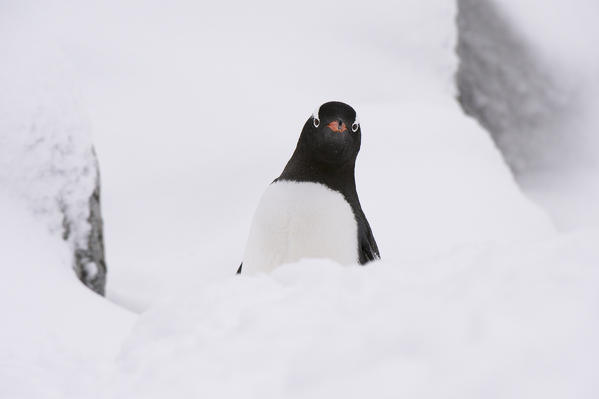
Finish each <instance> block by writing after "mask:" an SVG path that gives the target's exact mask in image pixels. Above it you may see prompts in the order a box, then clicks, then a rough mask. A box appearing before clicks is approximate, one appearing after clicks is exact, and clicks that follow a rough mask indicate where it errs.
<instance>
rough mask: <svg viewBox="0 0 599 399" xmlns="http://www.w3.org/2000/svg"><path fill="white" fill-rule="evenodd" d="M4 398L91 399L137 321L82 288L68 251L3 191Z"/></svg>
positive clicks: (0, 367) (0, 369) (0, 338)
mask: <svg viewBox="0 0 599 399" xmlns="http://www.w3.org/2000/svg"><path fill="white" fill-rule="evenodd" d="M0 220H2V224H1V225H0V242H1V243H2V251H0V269H1V270H2V278H1V279H0V293H1V300H0V314H2V328H0V343H1V344H0V397H2V398H37V397H44V398H65V397H72V398H76V397H89V396H88V395H87V392H88V390H89V387H90V385H92V384H96V383H98V382H99V376H101V375H103V374H106V373H107V372H108V370H107V368H108V367H109V366H110V364H111V363H112V362H114V359H115V357H116V355H117V353H118V352H119V348H120V345H121V342H122V340H123V339H124V337H125V336H126V335H127V334H128V332H129V330H130V329H131V327H132V324H133V322H134V321H135V319H134V317H133V315H132V314H130V313H129V312H128V311H125V310H123V309H122V308H119V307H117V306H116V305H113V304H111V303H109V302H107V301H106V300H105V299H103V298H101V297H100V296H98V295H96V294H95V293H93V292H92V291H90V290H89V289H88V288H86V287H85V286H83V285H82V284H81V283H80V282H79V281H78V280H77V277H76V276H75V274H74V273H73V271H72V270H71V268H70V265H71V256H72V255H71V252H70V248H69V246H68V244H67V243H66V242H64V241H63V240H62V239H61V238H60V237H56V235H54V234H51V233H49V232H48V230H47V226H46V225H45V223H44V219H43V218H41V219H40V218H39V217H37V215H36V217H35V218H33V217H32V215H31V212H30V210H29V209H28V207H27V206H26V205H25V204H23V201H22V199H21V198H20V197H15V196H14V195H12V194H9V193H6V191H5V190H4V188H3V189H0Z"/></svg>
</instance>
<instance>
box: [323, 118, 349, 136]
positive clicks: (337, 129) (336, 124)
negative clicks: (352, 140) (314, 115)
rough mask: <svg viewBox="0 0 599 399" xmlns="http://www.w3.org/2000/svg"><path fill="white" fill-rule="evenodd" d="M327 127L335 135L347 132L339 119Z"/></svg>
mask: <svg viewBox="0 0 599 399" xmlns="http://www.w3.org/2000/svg"><path fill="white" fill-rule="evenodd" d="M327 126H328V128H329V129H331V130H332V131H333V132H335V133H343V132H345V131H346V130H347V126H345V123H343V121H342V120H341V119H339V120H337V121H333V122H331V123H329V124H328V125H327Z"/></svg>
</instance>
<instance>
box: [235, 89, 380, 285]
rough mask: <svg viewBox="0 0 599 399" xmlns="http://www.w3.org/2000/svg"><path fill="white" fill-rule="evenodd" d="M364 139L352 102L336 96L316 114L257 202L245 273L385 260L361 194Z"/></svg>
mask: <svg viewBox="0 0 599 399" xmlns="http://www.w3.org/2000/svg"><path fill="white" fill-rule="evenodd" d="M361 140H362V129H361V126H360V121H359V119H358V116H357V114H356V111H355V110H354V109H353V108H352V107H350V106H349V105H347V104H345V103H342V102H337V101H331V102H327V103H325V104H322V105H321V106H320V107H318V108H317V109H316V110H315V111H314V112H313V114H312V115H311V116H310V117H309V118H308V120H307V121H306V123H305V124H304V127H303V129H302V132H301V134H300V137H299V140H298V142H297V145H296V148H295V151H294V152H293V155H292V156H291V158H290V159H289V161H288V162H287V165H286V166H285V168H284V169H283V172H282V173H281V175H280V176H279V177H277V178H276V179H275V180H274V181H273V182H272V183H271V184H270V185H269V187H268V188H267V189H266V191H265V193H264V194H263V196H262V198H261V200H260V202H259V204H258V208H257V209H256V212H255V214H254V217H253V220H252V223H251V227H250V233H249V237H248V240H247V244H246V249H245V253H244V256H243V261H242V263H241V265H240V266H239V268H238V269H237V273H238V274H239V273H241V271H242V270H243V272H244V273H252V274H253V273H257V272H269V271H272V270H273V269H274V268H276V267H277V266H279V265H281V264H284V263H292V262H296V261H298V260H300V259H303V258H328V259H331V260H334V261H336V262H338V263H340V264H354V263H360V264H362V265H364V264H366V263H368V262H370V261H374V260H377V259H380V253H379V249H378V246H377V244H376V241H375V239H374V235H373V234H372V229H371V228H370V224H369V223H368V220H367V219H366V216H365V215H364V212H363V211H362V207H361V205H360V200H359V198H358V193H357V191H356V179H355V175H354V169H355V166H356V157H357V156H358V152H359V151H360V145H361Z"/></svg>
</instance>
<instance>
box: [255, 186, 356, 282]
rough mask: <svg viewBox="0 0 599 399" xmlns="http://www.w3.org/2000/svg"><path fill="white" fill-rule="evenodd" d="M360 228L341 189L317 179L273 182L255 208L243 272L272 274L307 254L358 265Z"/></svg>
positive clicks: (310, 256)
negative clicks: (313, 181)
mask: <svg viewBox="0 0 599 399" xmlns="http://www.w3.org/2000/svg"><path fill="white" fill-rule="evenodd" d="M357 228H358V226H357V223H356V219H355V217H354V214H353V212H352V209H351V206H350V205H349V204H348V203H347V201H345V198H344V197H343V195H341V194H340V193H338V192H336V191H333V190H331V189H329V188H327V187H326V186H324V185H322V184H318V183H296V182H288V181H284V182H277V183H273V184H271V185H270V186H269V187H268V189H267V190H266V192H265V193H264V195H263V197H262V199H261V200H260V204H259V205H258V209H256V213H255V215H254V219H253V221H252V226H251V228H250V235H249V238H248V242H247V246H246V250H245V255H244V258H243V273H256V272H268V271H271V270H272V269H274V268H275V267H277V266H278V265H281V264H284V263H291V262H295V261H298V260H300V259H302V258H328V259H332V260H334V261H336V262H339V263H341V264H351V263H355V262H357V261H358V243H357Z"/></svg>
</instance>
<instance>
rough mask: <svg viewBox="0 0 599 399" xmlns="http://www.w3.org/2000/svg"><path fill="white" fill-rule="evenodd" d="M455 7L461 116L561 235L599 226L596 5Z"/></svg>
mask: <svg viewBox="0 0 599 399" xmlns="http://www.w3.org/2000/svg"><path fill="white" fill-rule="evenodd" d="M457 3H458V18H457V22H458V38H459V40H458V46H457V53H458V55H459V57H460V63H459V69H458V73H457V79H456V80H457V84H458V88H459V92H460V94H459V100H460V102H461V104H462V106H463V108H464V110H465V111H466V112H467V113H469V114H471V115H473V116H474V117H475V118H476V119H478V121H479V122H480V123H481V124H482V125H483V126H484V127H485V128H486V129H487V130H488V131H489V132H490V133H491V136H492V137H493V139H494V141H495V143H496V144H497V146H498V147H499V148H500V150H501V152H502V153H503V156H504V158H505V159H506V161H507V162H508V164H509V165H510V166H511V168H512V170H513V171H514V172H515V174H516V178H517V179H518V182H519V184H520V186H521V187H522V188H523V190H524V191H525V192H526V193H527V194H528V195H529V196H530V197H531V198H533V199H534V200H535V201H536V202H537V203H538V204H540V205H541V206H543V207H544V208H545V210H546V211H547V212H548V213H549V214H550V215H551V216H552V218H553V221H554V222H555V223H556V225H557V226H558V228H560V229H562V230H564V229H565V230H571V229H574V228H578V227H585V226H597V225H599V205H597V204H599V201H598V198H599V183H597V182H599V167H598V160H599V138H598V136H597V130H598V129H599V118H598V117H597V112H596V110H597V104H599V75H598V74H597V70H598V69H599V28H597V24H596V18H597V15H599V3H597V2H596V1H588V0H574V1H570V2H546V1H542V0H482V1H475V0H459V1H458V2H457Z"/></svg>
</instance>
